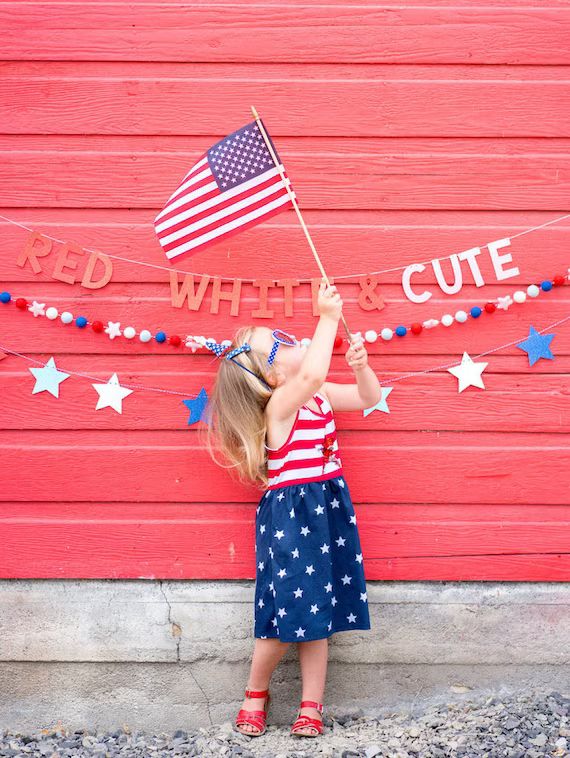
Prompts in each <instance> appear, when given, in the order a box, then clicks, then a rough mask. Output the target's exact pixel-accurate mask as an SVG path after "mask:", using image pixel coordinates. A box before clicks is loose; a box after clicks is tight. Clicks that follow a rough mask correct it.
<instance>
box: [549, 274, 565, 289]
mask: <svg viewBox="0 0 570 758" xmlns="http://www.w3.org/2000/svg"><path fill="white" fill-rule="evenodd" d="M564 281H565V280H564V277H563V276H562V274H556V276H555V277H554V279H553V280H552V283H553V284H554V286H555V287H560V285H562V284H564Z"/></svg>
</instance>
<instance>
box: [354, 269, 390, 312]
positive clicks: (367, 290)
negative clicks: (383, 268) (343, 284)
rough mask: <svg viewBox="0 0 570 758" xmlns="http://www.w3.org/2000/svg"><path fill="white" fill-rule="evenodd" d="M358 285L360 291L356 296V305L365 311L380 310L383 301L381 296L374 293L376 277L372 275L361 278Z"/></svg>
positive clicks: (382, 306)
mask: <svg viewBox="0 0 570 758" xmlns="http://www.w3.org/2000/svg"><path fill="white" fill-rule="evenodd" d="M358 283H359V285H360V288H361V291H360V293H359V295H358V305H359V306H360V307H361V308H363V309H364V310H365V311H373V310H374V309H375V308H376V309H377V310H379V311H380V310H382V308H384V300H383V298H382V295H380V294H378V293H377V292H375V288H376V286H377V285H378V277H377V276H374V275H373V274H369V275H367V276H362V277H361V278H360V279H359V280H358Z"/></svg>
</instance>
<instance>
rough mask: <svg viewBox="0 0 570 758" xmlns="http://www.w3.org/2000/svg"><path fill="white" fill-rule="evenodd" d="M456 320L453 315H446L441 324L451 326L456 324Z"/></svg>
mask: <svg viewBox="0 0 570 758" xmlns="http://www.w3.org/2000/svg"><path fill="white" fill-rule="evenodd" d="M454 320H455V319H454V318H453V316H452V315H451V313H444V315H443V316H442V317H441V323H442V324H443V325H444V326H451V325H452V324H453V322H454Z"/></svg>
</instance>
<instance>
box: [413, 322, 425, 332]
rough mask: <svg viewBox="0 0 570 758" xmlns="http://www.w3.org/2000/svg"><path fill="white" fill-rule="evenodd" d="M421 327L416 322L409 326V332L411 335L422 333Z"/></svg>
mask: <svg viewBox="0 0 570 758" xmlns="http://www.w3.org/2000/svg"><path fill="white" fill-rule="evenodd" d="M422 329H423V327H422V325H421V324H419V323H418V322H417V321H414V323H413V324H412V325H411V326H410V330H411V331H412V333H413V334H419V333H420V332H421V331H422Z"/></svg>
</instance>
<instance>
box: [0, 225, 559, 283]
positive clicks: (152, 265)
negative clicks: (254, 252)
mask: <svg viewBox="0 0 570 758" xmlns="http://www.w3.org/2000/svg"><path fill="white" fill-rule="evenodd" d="M0 218H1V219H4V221H8V223H10V224H14V225H15V226H19V227H21V228H22V229H26V231H28V232H36V231H37V229H31V228H30V227H29V226H26V225H25V224H21V223H20V222H19V221H14V220H13V219H10V218H7V217H6V216H3V215H2V214H0ZM566 218H570V213H567V214H565V215H564V216H559V217H558V218H555V219H552V220H551V221H546V222H545V223H544V224H539V225H538V226H533V227H531V228H530V229H524V230H523V231H522V232H518V233H517V234H513V235H512V236H510V237H507V238H506V239H510V240H512V239H516V238H517V237H522V235H523V234H530V232H535V231H537V230H538V229H544V228H545V227H547V226H550V225H551V224H556V223H558V222H559V221H563V220H564V219H566ZM39 223H40V225H41V223H42V222H39ZM39 233H40V234H42V235H43V236H44V237H47V238H48V239H51V240H53V241H54V242H60V243H62V244H63V243H65V241H66V240H60V239H58V238H57V237H52V236H51V235H49V234H44V233H43V232H39ZM487 244H488V243H486V244H485V245H478V246H477V247H486V246H487ZM81 247H82V249H83V250H86V251H87V252H89V253H102V252H103V251H102V250H93V249H92V248H89V247H83V245H81ZM104 255H106V256H107V257H108V258H113V259H114V260H118V261H123V262H125V263H132V264H133V265H134V266H147V267H148V268H155V269H159V270H161V271H168V272H170V271H173V272H175V273H177V274H184V275H185V276H200V277H201V276H212V277H216V278H218V277H219V278H220V279H223V280H224V281H227V282H238V281H239V282H250V283H251V282H254V281H256V279H257V277H256V278H254V279H243V278H242V277H237V276H233V277H232V276H223V275H221V274H204V273H202V274H200V273H197V272H195V271H184V270H182V269H177V268H172V267H170V268H169V267H168V266H161V265H159V264H157V263H147V262H146V261H136V260H132V259H131V258H124V257H122V256H120V255H112V254H111V253H104ZM453 255H456V253H452V254H451V255H446V256H442V257H440V258H432V259H430V260H429V261H423V262H421V264H422V265H428V264H429V263H431V261H432V260H438V261H445V260H448V259H449V258H451V257H453ZM408 265H409V264H407V265H406V266H395V267H394V268H385V269H382V270H381V271H366V272H364V273H361V274H343V275H341V276H331V277H330V278H331V279H333V280H334V281H335V282H336V281H338V280H340V279H356V278H358V277H363V276H378V275H380V274H388V273H391V272H392V271H403V270H404V269H406V268H407V267H408ZM279 278H280V277H276V278H275V279H276V280H277V279H279ZM296 278H297V277H295V279H296ZM317 278H318V277H311V278H309V279H297V281H298V282H303V283H307V282H311V281H313V280H314V279H317Z"/></svg>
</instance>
